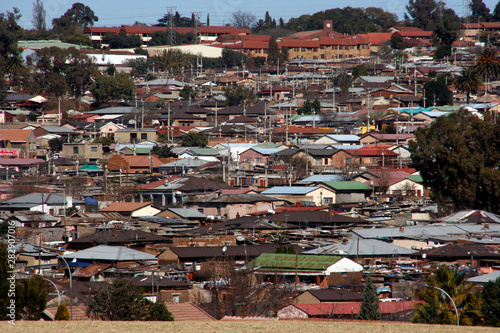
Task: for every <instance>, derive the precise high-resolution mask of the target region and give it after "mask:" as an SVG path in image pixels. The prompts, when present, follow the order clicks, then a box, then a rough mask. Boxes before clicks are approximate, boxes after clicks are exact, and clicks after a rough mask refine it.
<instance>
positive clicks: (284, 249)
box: [274, 245, 296, 254]
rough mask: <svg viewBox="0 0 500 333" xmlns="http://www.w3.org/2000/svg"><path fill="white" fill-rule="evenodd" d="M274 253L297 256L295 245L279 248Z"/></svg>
mask: <svg viewBox="0 0 500 333" xmlns="http://www.w3.org/2000/svg"><path fill="white" fill-rule="evenodd" d="M274 253H285V254H295V253H296V252H295V248H294V247H293V245H286V246H279V247H277V248H276V250H275V252H274Z"/></svg>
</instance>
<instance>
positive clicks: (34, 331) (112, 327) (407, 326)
mask: <svg viewBox="0 0 500 333" xmlns="http://www.w3.org/2000/svg"><path fill="white" fill-rule="evenodd" d="M0 331H1V332H28V333H44V332H50V333H54V332H57V333H61V332H71V333H73V332H78V333H98V332H106V333H115V332H116V333H124V332H127V333H129V332H130V333H135V332H137V333H144V332H172V333H174V332H186V333H188V332H189V333H193V332H217V333H219V332H220V333H236V332H238V333H240V332H272V333H290V332H292V333H299V332H300V333H302V332H314V333H322V332H349V333H357V332H360V333H361V332H362V333H366V332H369V333H379V332H380V333H390V332H404V333H413V332H439V333H447V332H450V333H451V332H453V333H461V332H464V333H466V332H467V333H474V332H481V333H482V332H498V328H496V329H495V328H487V327H465V326H463V327H457V326H441V325H422V324H411V323H394V322H345V321H299V320H293V321H276V320H269V321H212V322H185V321H183V322H99V321H75V322H43V321H16V323H15V326H13V325H10V324H8V323H7V322H1V323H0Z"/></svg>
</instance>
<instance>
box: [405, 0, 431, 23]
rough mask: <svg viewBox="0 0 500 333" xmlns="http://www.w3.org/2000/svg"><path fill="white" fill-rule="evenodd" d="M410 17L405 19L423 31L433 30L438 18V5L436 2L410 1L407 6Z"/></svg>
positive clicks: (428, 0) (427, 0)
mask: <svg viewBox="0 0 500 333" xmlns="http://www.w3.org/2000/svg"><path fill="white" fill-rule="evenodd" d="M406 11H407V12H408V15H406V14H405V19H406V20H407V21H410V23H411V24H412V25H413V26H415V27H417V28H420V29H423V30H433V29H432V28H433V24H434V22H436V21H437V19H438V18H439V17H438V15H439V14H438V4H437V3H436V1H435V0H410V1H409V2H408V5H407V6H406Z"/></svg>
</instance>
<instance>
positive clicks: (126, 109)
mask: <svg viewBox="0 0 500 333" xmlns="http://www.w3.org/2000/svg"><path fill="white" fill-rule="evenodd" d="M134 109H135V107H134V106H114V107H110V108H104V109H98V110H94V111H90V112H87V113H90V114H100V115H103V114H125V113H132V112H133V111H134Z"/></svg>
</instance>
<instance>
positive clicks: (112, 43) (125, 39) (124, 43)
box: [102, 32, 142, 49]
mask: <svg viewBox="0 0 500 333" xmlns="http://www.w3.org/2000/svg"><path fill="white" fill-rule="evenodd" d="M102 42H103V43H104V44H108V45H109V48H110V49H131V48H136V47H139V46H141V45H142V39H141V37H139V36H138V35H127V34H126V33H124V32H120V33H118V34H116V33H111V32H107V33H105V34H104V36H103V38H102Z"/></svg>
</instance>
